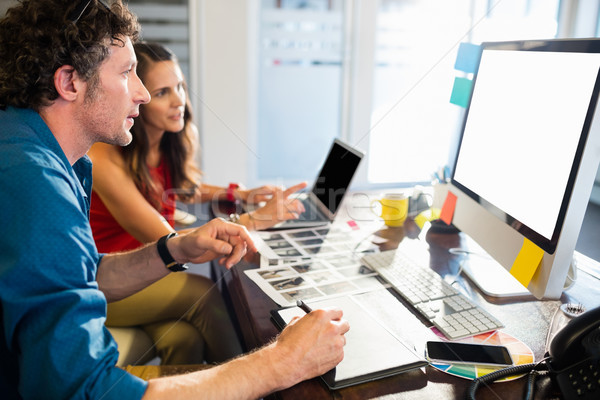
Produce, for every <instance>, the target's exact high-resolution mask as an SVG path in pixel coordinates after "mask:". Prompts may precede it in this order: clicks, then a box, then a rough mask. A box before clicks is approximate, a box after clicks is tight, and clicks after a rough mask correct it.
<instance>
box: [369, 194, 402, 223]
mask: <svg viewBox="0 0 600 400" xmlns="http://www.w3.org/2000/svg"><path fill="white" fill-rule="evenodd" d="M377 202H378V203H379V204H381V214H379V215H378V214H376V215H378V216H379V217H381V218H383V221H384V222H385V224H386V225H387V226H393V227H396V226H402V225H404V221H406V216H407V215H408V196H406V195H405V194H404V193H388V194H385V195H384V196H383V198H381V199H376V200H373V201H372V202H371V210H372V211H373V204H375V203H377ZM373 212H375V211H373Z"/></svg>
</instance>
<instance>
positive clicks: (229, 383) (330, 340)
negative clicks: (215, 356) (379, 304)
mask: <svg viewBox="0 0 600 400" xmlns="http://www.w3.org/2000/svg"><path fill="white" fill-rule="evenodd" d="M341 318H342V311H341V310H339V309H337V310H336V309H332V310H315V311H312V312H311V313H310V314H308V315H305V316H304V317H302V318H301V319H295V320H293V321H292V322H291V323H290V324H289V325H288V326H287V327H286V328H285V329H284V330H283V332H282V333H281V335H280V336H279V338H278V339H277V341H275V342H273V343H271V344H269V345H267V346H265V347H263V348H262V349H260V350H258V351H256V352H254V353H250V354H248V355H246V356H243V357H240V358H237V359H235V360H233V361H230V362H228V363H225V364H222V365H219V366H216V367H213V368H210V369H207V370H202V371H198V372H193V373H190V374H186V375H179V376H172V377H165V378H159V379H155V380H151V381H150V382H149V385H148V388H147V390H146V393H145V395H144V399H145V400H153V399H163V398H177V399H194V398H203V399H219V400H221V399H256V398H260V397H262V396H265V395H267V394H269V393H272V392H274V391H277V390H281V389H285V388H287V387H290V386H292V385H294V384H296V383H298V382H301V381H303V380H306V379H310V378H313V377H315V376H318V375H321V374H324V373H325V372H327V371H329V370H330V369H332V368H333V367H335V366H336V365H337V364H338V363H339V362H340V361H341V360H342V358H343V356H344V353H343V347H344V345H345V343H346V339H345V337H344V334H345V333H346V332H347V331H348V329H349V325H348V322H347V321H344V320H342V319H341Z"/></svg>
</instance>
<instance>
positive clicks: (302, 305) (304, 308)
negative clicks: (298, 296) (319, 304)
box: [296, 300, 312, 314]
mask: <svg viewBox="0 0 600 400" xmlns="http://www.w3.org/2000/svg"><path fill="white" fill-rule="evenodd" d="M296 305H297V306H298V307H300V308H301V309H302V311H304V312H305V313H307V314H308V313H309V312H311V311H312V309H311V308H310V307H309V306H307V305H306V303H305V302H303V301H302V300H296Z"/></svg>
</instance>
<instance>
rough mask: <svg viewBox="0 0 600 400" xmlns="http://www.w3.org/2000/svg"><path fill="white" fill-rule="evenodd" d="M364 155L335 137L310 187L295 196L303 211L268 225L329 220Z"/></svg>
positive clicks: (314, 223) (290, 225) (299, 225)
mask: <svg viewBox="0 0 600 400" xmlns="http://www.w3.org/2000/svg"><path fill="white" fill-rule="evenodd" d="M363 156H364V153H362V152H361V151H359V150H357V149H355V148H352V147H351V146H350V145H348V144H346V143H344V142H342V141H341V140H339V139H334V141H333V144H332V145H331V148H330V149H329V153H328V155H327V158H326V159H325V162H324V164H323V166H322V167H321V171H320V172H319V175H318V176H317V179H316V180H315V182H314V184H313V187H312V189H311V190H310V192H308V193H303V194H300V195H299V196H298V198H299V200H300V201H302V204H303V205H304V208H305V210H306V211H305V212H303V213H302V214H300V216H299V218H298V219H291V220H287V221H283V222H280V223H279V224H277V225H275V226H273V227H271V228H270V229H271V230H273V229H275V230H276V229H295V228H309V227H313V226H320V225H325V224H328V223H329V222H332V221H333V219H334V218H335V216H336V214H337V212H338V210H339V208H340V204H341V203H342V200H343V199H344V196H345V195H346V192H347V191H348V188H349V187H350V183H351V182H352V178H353V177H354V175H355V173H356V170H357V169H358V165H359V164H360V161H361V160H362V158H363Z"/></svg>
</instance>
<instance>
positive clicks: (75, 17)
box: [68, 0, 110, 24]
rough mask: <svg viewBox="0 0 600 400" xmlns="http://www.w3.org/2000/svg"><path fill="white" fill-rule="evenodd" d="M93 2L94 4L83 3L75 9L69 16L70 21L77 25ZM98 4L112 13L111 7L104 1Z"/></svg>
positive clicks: (87, 1)
mask: <svg viewBox="0 0 600 400" xmlns="http://www.w3.org/2000/svg"><path fill="white" fill-rule="evenodd" d="M91 2H92V0H83V1H81V2H80V3H79V4H78V5H77V7H75V9H74V10H73V11H72V12H71V14H69V16H68V19H69V21H71V22H73V23H74V24H76V23H77V21H79V19H80V18H81V16H82V15H83V13H84V12H85V10H86V9H87V8H88V6H89V5H90V3H91ZM98 3H100V4H101V5H102V6H104V8H106V9H107V10H108V11H110V7H109V6H108V5H107V4H106V3H105V2H104V1H102V0H98Z"/></svg>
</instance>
